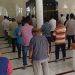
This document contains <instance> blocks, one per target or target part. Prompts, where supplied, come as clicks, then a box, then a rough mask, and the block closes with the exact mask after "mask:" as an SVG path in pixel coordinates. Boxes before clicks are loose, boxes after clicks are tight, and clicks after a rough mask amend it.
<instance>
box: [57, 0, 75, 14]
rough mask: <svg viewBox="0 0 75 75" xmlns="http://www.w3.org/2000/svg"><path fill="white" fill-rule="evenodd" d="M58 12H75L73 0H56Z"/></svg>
mask: <svg viewBox="0 0 75 75" xmlns="http://www.w3.org/2000/svg"><path fill="white" fill-rule="evenodd" d="M57 1H58V10H59V14H61V13H63V14H67V13H75V0H57Z"/></svg>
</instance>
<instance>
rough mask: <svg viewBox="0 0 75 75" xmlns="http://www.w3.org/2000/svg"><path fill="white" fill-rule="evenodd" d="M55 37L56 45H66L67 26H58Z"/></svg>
mask: <svg viewBox="0 0 75 75" xmlns="http://www.w3.org/2000/svg"><path fill="white" fill-rule="evenodd" d="M54 36H55V43H56V44H63V43H66V28H65V26H64V25H62V24H60V25H58V26H56V29H55V32H54Z"/></svg>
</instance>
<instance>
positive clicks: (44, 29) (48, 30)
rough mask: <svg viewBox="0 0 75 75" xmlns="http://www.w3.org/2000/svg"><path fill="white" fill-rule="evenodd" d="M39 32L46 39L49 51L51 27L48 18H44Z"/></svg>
mask: <svg viewBox="0 0 75 75" xmlns="http://www.w3.org/2000/svg"><path fill="white" fill-rule="evenodd" d="M41 30H42V33H43V35H44V36H45V37H46V38H47V40H48V42H49V48H50V50H51V25H50V24H49V19H48V18H45V23H44V24H43V25H42V27H41Z"/></svg>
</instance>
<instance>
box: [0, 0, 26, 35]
mask: <svg viewBox="0 0 75 75" xmlns="http://www.w3.org/2000/svg"><path fill="white" fill-rule="evenodd" d="M25 3H26V2H25V0H0V36H2V35H3V29H2V25H1V24H2V19H3V17H2V15H3V16H4V15H9V16H10V17H16V16H17V18H18V19H19V18H20V17H21V16H25V15H26V11H25V10H26V5H25ZM18 15H20V17H18Z"/></svg>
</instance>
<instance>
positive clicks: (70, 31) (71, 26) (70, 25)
mask: <svg viewBox="0 0 75 75" xmlns="http://www.w3.org/2000/svg"><path fill="white" fill-rule="evenodd" d="M65 26H66V28H67V39H68V49H70V45H71V43H74V42H75V38H74V36H75V20H74V14H70V20H68V21H67V23H66V25H65Z"/></svg>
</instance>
